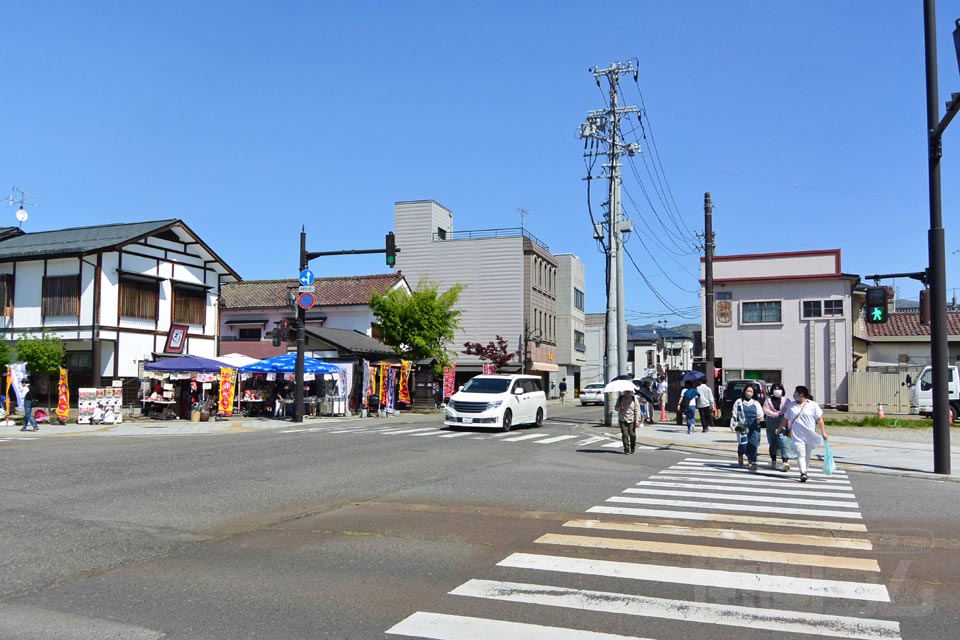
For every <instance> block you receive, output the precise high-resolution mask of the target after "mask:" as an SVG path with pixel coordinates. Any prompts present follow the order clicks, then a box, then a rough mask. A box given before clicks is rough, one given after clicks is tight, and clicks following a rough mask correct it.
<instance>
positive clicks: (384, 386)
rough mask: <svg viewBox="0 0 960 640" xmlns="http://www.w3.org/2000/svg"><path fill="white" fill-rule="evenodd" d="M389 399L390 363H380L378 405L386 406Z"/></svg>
mask: <svg viewBox="0 0 960 640" xmlns="http://www.w3.org/2000/svg"><path fill="white" fill-rule="evenodd" d="M389 399H390V363H389V362H381V363H380V406H381V407H386V406H387V402H388V401H389Z"/></svg>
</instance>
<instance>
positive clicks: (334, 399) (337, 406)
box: [240, 353, 347, 417]
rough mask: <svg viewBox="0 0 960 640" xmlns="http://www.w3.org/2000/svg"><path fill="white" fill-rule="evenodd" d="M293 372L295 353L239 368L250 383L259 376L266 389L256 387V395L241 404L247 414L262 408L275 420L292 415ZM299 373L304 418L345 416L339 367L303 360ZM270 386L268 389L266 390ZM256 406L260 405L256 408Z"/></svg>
mask: <svg viewBox="0 0 960 640" xmlns="http://www.w3.org/2000/svg"><path fill="white" fill-rule="evenodd" d="M296 370H297V355H296V354H295V353H287V354H283V355H279V356H274V357H273V358H267V359H266V360H260V361H258V362H254V363H252V364H249V365H246V366H243V367H240V373H241V375H242V376H243V375H248V376H250V377H251V379H252V378H253V376H254V375H255V374H262V375H263V379H262V380H261V381H260V382H261V383H263V382H265V383H266V385H263V384H261V385H259V389H260V392H259V393H257V394H256V396H254V397H251V398H250V399H249V400H241V402H248V403H249V404H250V405H252V406H251V411H252V410H260V409H261V407H263V406H264V405H266V406H268V407H271V408H272V409H273V415H274V416H276V417H284V416H287V415H292V414H293V409H294V408H293V403H294V399H293V398H294V395H295V393H294V391H295V389H294V388H293V385H294V384H295V383H296V379H295V378H296ZM303 373H304V375H303V381H304V390H303V403H304V415H311V416H316V415H345V414H346V412H347V403H346V394H345V393H344V392H343V391H342V390H343V388H344V385H343V384H341V383H340V378H341V377H342V375H341V368H340V367H338V366H336V365H333V364H330V363H328V362H324V361H323V360H317V359H316V358H308V357H304V359H303ZM271 383H272V385H273V388H272V389H270V388H269V385H270V384H271ZM265 386H266V388H265ZM265 392H267V393H269V396H268V397H263V396H264V395H265ZM244 394H246V391H244ZM244 398H246V395H244ZM258 403H262V404H259V405H258ZM277 403H280V404H281V408H280V409H279V410H278V409H277V408H276V405H277Z"/></svg>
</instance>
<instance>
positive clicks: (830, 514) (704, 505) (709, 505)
mask: <svg viewBox="0 0 960 640" xmlns="http://www.w3.org/2000/svg"><path fill="white" fill-rule="evenodd" d="M607 502H629V503H632V504H656V505H661V506H664V507H686V508H688V509H718V510H720V511H756V510H757V505H749V504H723V503H720V502H702V501H700V500H659V499H657V498H628V497H625V496H614V497H612V498H607ZM773 508H775V509H776V511H777V513H783V514H788V515H793V516H820V517H823V518H855V519H857V520H860V519H862V518H863V515H862V514H861V513H860V512H859V511H830V510H828V509H796V508H794V507H783V506H779V505H778V506H776V507H773Z"/></svg>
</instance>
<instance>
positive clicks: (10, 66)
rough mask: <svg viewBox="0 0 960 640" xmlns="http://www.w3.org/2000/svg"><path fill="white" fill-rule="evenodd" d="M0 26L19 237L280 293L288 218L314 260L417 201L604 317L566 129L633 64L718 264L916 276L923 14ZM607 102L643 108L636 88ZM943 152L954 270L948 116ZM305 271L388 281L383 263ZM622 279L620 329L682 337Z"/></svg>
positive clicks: (62, 6)
mask: <svg viewBox="0 0 960 640" xmlns="http://www.w3.org/2000/svg"><path fill="white" fill-rule="evenodd" d="M937 8H938V21H939V29H938V40H939V44H940V94H941V103H942V102H944V101H945V100H946V98H947V97H948V96H949V94H950V92H951V91H960V75H958V70H957V61H956V57H955V55H954V51H953V43H952V37H951V33H952V30H953V22H954V19H955V18H957V17H960V1H958V0H951V1H947V0H940V2H938V7H937ZM605 11H614V12H615V13H612V14H608V13H604V12H605ZM3 13H4V35H3V37H2V39H0V60H2V61H3V64H2V68H3V72H4V74H3V76H4V78H3V99H2V100H0V128H2V129H0V130H2V138H0V140H2V149H3V152H2V153H0V190H2V192H3V195H4V196H6V194H7V191H6V190H7V189H8V188H9V187H10V186H11V185H17V186H19V187H25V188H29V189H31V190H33V191H35V192H36V194H35V195H32V196H30V197H31V199H32V200H34V201H35V202H37V203H38V204H39V205H41V206H35V207H28V210H30V211H31V216H30V219H29V220H28V222H27V223H26V224H25V225H24V228H25V229H27V230H29V231H39V230H45V229H55V228H62V227H67V226H76V225H87V224H103V223H113V222H123V221H135V220H148V219H161V218H168V217H179V218H182V219H183V220H184V221H185V222H186V223H187V224H188V225H189V226H190V227H191V228H193V229H194V230H195V231H196V232H197V233H198V234H199V235H200V236H201V238H203V239H204V240H205V241H207V242H208V243H209V244H210V245H211V246H212V247H213V248H214V249H215V250H216V251H217V252H218V253H219V254H220V255H221V257H222V258H223V259H224V260H226V262H227V263H228V264H230V265H231V266H232V267H233V268H234V269H236V270H237V271H238V272H239V273H240V274H241V276H243V277H244V278H277V277H294V276H295V275H296V267H297V247H298V232H299V229H300V226H301V225H302V224H304V225H306V227H307V231H308V246H309V249H310V250H312V251H326V250H336V249H344V248H376V247H380V246H382V242H383V234H384V233H385V232H386V231H387V230H389V229H391V228H392V226H393V202H394V201H397V200H412V199H427V198H432V199H434V200H437V201H439V202H440V203H442V204H444V205H445V206H447V207H449V208H450V209H452V210H453V211H454V214H455V219H454V224H455V227H456V228H457V229H460V230H465V229H482V228H490V227H514V226H519V216H518V215H517V213H516V212H515V210H516V209H517V208H518V207H523V208H526V209H528V210H530V211H532V214H531V215H530V216H529V217H528V219H527V226H528V228H529V229H530V230H531V231H532V232H533V233H534V234H535V235H537V236H538V237H540V238H542V239H543V240H544V241H545V242H546V243H547V244H549V246H550V248H551V250H553V251H554V252H557V253H561V252H572V253H575V254H577V255H579V256H580V257H581V258H582V259H583V261H584V262H585V263H586V268H587V288H588V292H587V310H588V311H591V312H599V311H602V310H603V308H604V304H605V303H604V293H603V289H604V285H603V281H604V280H603V259H602V255H601V254H600V253H599V252H598V251H597V248H596V246H595V243H594V241H593V240H592V239H591V228H590V223H589V219H588V215H587V210H586V196H585V183H584V182H583V181H582V178H583V177H584V175H585V169H584V164H583V160H582V157H581V154H582V149H583V147H582V142H581V141H580V140H578V139H577V138H576V136H575V133H576V129H577V127H578V125H579V123H580V122H582V120H583V118H584V115H585V113H586V111H587V110H589V109H594V108H599V107H602V106H603V104H602V101H601V99H602V96H601V93H600V92H599V91H598V90H597V87H596V85H595V84H594V82H593V77H592V76H591V75H590V74H589V73H587V69H588V68H589V67H590V66H593V65H601V66H606V65H608V64H609V63H610V62H611V61H614V60H627V59H629V58H637V59H638V60H639V66H640V77H639V88H640V90H641V91H642V92H643V98H644V101H645V104H646V108H647V113H648V116H649V122H650V124H652V130H653V133H654V134H655V136H656V143H657V148H658V150H659V155H660V160H661V161H662V164H663V167H664V170H665V173H666V176H667V180H668V183H669V187H670V190H671V192H672V193H673V195H674V199H675V200H676V204H677V208H678V211H679V214H680V216H681V217H682V221H683V224H684V225H686V226H688V227H690V228H691V229H694V230H696V229H697V228H702V208H703V193H704V191H710V192H712V194H713V199H714V202H715V205H716V209H715V230H716V233H717V243H718V252H719V253H721V254H730V253H747V252H758V251H778V250H784V251H789V250H803V249H816V248H836V247H839V248H841V249H842V250H843V268H844V271H846V272H848V273H858V274H866V273H872V272H876V271H888V272H890V271H914V270H920V269H922V268H923V267H924V266H925V264H926V229H927V228H928V223H929V217H928V208H927V182H926V150H925V142H924V136H925V134H924V129H925V116H924V113H925V111H924V75H923V40H922V37H923V33H922V2H921V1H920V0H911V1H908V0H880V1H878V0H872V1H869V0H857V1H853V0H845V1H844V2H836V1H835V0H807V1H804V2H765V1H761V0H754V1H750V2H747V1H737V0H732V1H727V2H715V1H710V2H700V1H696V2H695V1H689V0H685V1H683V2H674V1H671V0H656V1H654V0H637V1H636V2H630V3H616V4H604V3H599V4H598V3H593V4H590V3H583V2H564V1H551V2H478V3H463V2H365V1H356V2H349V3H330V2H323V3H321V2H308V1H304V2H283V1H277V2H96V1H94V0H91V1H89V2H37V1H33V0H28V1H20V0H12V1H10V0H8V2H6V3H4V12H3ZM623 89H624V95H625V98H626V99H627V100H628V101H629V102H636V101H637V100H638V93H637V89H636V88H635V85H634V84H633V81H632V79H628V81H627V82H625V83H624V85H623ZM645 152H646V153H648V154H650V153H651V152H652V148H651V145H650V143H649V140H648V141H647V143H646V145H645ZM944 152H945V156H944V161H943V183H944V189H943V197H944V223H945V226H946V227H947V252H948V270H949V271H950V272H951V273H953V272H954V271H955V269H956V268H957V265H958V264H960V253H958V254H953V253H952V252H954V251H960V230H958V226H957V215H956V214H957V209H958V206H960V188H958V180H957V178H958V176H960V171H958V167H960V122H958V123H957V124H955V125H953V127H952V130H949V131H948V133H947V136H946V139H945V144H944ZM648 159H651V160H652V159H653V156H652V155H648ZM638 166H639V167H640V172H641V176H644V175H645V174H644V173H643V172H644V169H643V165H642V164H639V165H638ZM624 180H625V186H626V189H627V190H628V191H629V192H630V193H631V195H633V196H634V199H635V200H636V201H637V203H638V205H639V206H640V209H641V213H642V214H643V215H644V217H645V218H646V219H647V220H648V221H650V222H651V224H652V225H653V227H654V229H658V230H660V232H661V234H662V233H663V230H662V228H661V227H660V226H659V225H658V224H657V223H655V222H653V221H654V219H655V216H656V215H657V213H659V214H660V215H663V214H664V211H665V207H664V206H663V205H662V204H661V203H660V202H659V200H658V199H656V195H655V194H654V193H651V198H652V199H653V201H654V205H655V208H656V211H654V210H651V208H650V206H649V205H648V204H647V203H646V202H645V200H643V199H642V197H641V195H640V190H639V186H638V185H637V184H636V178H635V176H634V175H633V173H632V172H631V171H630V170H629V168H628V170H627V171H626V172H625V179H624ZM595 184H596V185H597V186H598V187H599V186H600V185H601V183H595ZM647 187H648V188H649V187H650V184H649V183H648V184H647ZM595 195H596V194H595ZM601 200H602V198H601V197H595V198H594V210H595V211H598V210H599V204H600V202H601ZM625 209H626V212H627V213H628V214H629V215H631V216H632V217H634V218H636V219H638V222H637V224H638V227H639V228H641V230H642V229H643V225H642V224H641V223H640V222H639V216H638V213H637V212H636V210H635V207H634V206H633V204H632V203H630V202H629V200H627V199H626V198H625ZM0 213H2V214H3V215H5V216H6V218H5V219H2V220H0V224H5V225H6V224H9V225H13V224H16V220H15V218H14V207H7V206H6V204H5V203H4V206H3V207H2V208H0ZM641 232H644V231H641ZM645 233H647V234H649V233H652V232H651V231H645ZM661 239H662V238H661ZM680 240H681V242H688V241H689V238H680ZM648 246H650V248H651V250H652V251H653V253H652V254H647V253H646V252H645V251H643V250H642V247H641V246H640V244H639V242H637V241H636V239H634V240H632V241H631V243H630V245H629V248H630V250H631V252H632V253H633V255H634V257H635V258H636V259H637V262H638V264H639V266H640V268H641V269H642V270H643V271H644V272H645V273H646V274H647V276H648V278H649V279H650V281H651V282H652V283H653V285H654V286H655V287H656V288H657V289H658V290H659V291H660V292H661V294H662V295H663V296H664V297H665V298H666V299H667V300H669V301H670V303H671V304H672V305H673V306H675V307H681V308H684V307H691V306H694V305H696V304H697V300H698V298H697V294H696V293H691V292H689V291H684V290H681V288H677V287H676V286H674V285H673V284H671V283H670V282H669V281H668V280H667V278H666V277H665V276H664V275H662V274H661V272H660V271H659V270H658V267H657V264H659V266H660V267H661V268H662V269H663V271H665V272H666V273H667V274H668V275H669V276H670V277H671V278H672V279H673V280H675V281H676V283H677V284H679V285H681V287H682V289H687V290H693V291H695V290H696V288H697V285H696V277H695V276H696V273H697V267H698V261H697V260H698V259H697V257H696V256H695V255H686V256H667V255H666V252H664V251H663V250H662V249H660V248H659V247H658V246H656V245H655V244H653V243H651V242H648ZM312 267H313V268H314V270H315V271H316V272H317V273H318V274H320V275H350V274H362V273H379V272H384V271H386V268H385V267H384V266H383V256H382V255H377V256H372V257H343V258H323V259H320V260H317V261H314V263H313V264H312ZM625 273H626V274H627V280H626V296H627V305H626V306H627V308H628V309H629V310H630V312H631V313H630V314H629V318H630V319H631V320H632V321H633V322H634V323H639V322H641V321H643V320H646V319H650V320H656V319H658V318H660V317H662V318H665V319H668V320H670V321H671V322H681V321H683V320H682V319H677V318H673V317H671V316H669V315H666V314H661V313H660V312H661V310H662V309H663V305H662V304H661V303H660V302H659V301H658V300H657V299H656V298H655V297H654V295H653V294H652V293H651V292H650V290H649V289H648V288H647V286H646V285H645V284H644V283H643V281H642V280H641V279H640V276H639V275H638V274H637V272H636V270H635V269H634V268H633V267H632V265H630V263H629V262H627V264H626V265H625ZM897 284H898V285H899V286H900V287H901V293H902V294H903V295H904V296H915V295H916V291H917V286H916V285H914V284H913V283H910V282H908V281H898V282H897ZM948 286H949V287H954V286H960V281H958V280H957V278H955V277H951V276H950V275H949V274H948ZM950 294H951V292H948V296H949V295H950ZM957 294H958V295H960V292H957ZM647 314H649V315H647Z"/></svg>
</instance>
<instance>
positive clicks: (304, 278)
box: [300, 269, 316, 287]
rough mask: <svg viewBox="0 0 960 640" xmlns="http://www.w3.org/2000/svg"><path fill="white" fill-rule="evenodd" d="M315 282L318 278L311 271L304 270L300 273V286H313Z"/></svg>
mask: <svg viewBox="0 0 960 640" xmlns="http://www.w3.org/2000/svg"><path fill="white" fill-rule="evenodd" d="M314 280H316V278H315V277H314V275H313V271H310V269H304V270H303V271H301V272H300V284H302V285H303V286H305V287H307V286H310V285H311V284H313V281H314Z"/></svg>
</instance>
